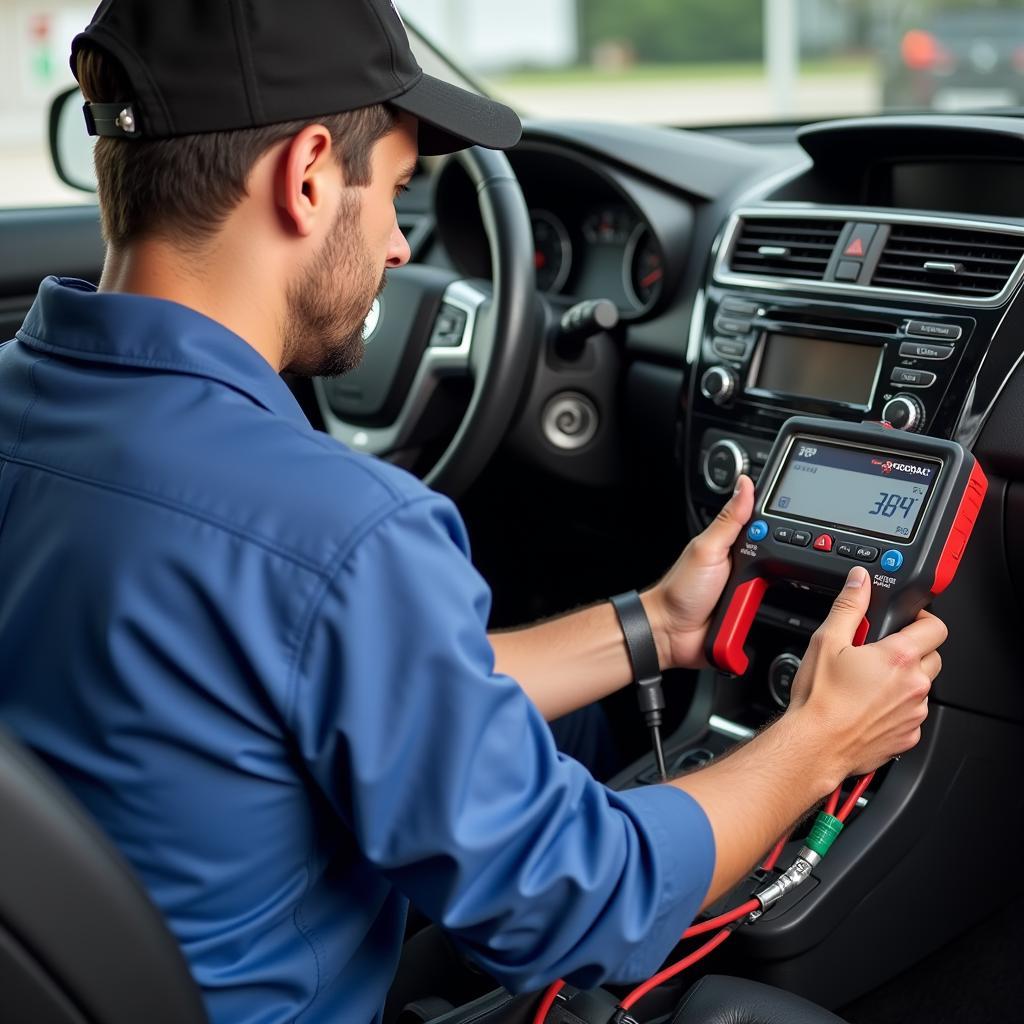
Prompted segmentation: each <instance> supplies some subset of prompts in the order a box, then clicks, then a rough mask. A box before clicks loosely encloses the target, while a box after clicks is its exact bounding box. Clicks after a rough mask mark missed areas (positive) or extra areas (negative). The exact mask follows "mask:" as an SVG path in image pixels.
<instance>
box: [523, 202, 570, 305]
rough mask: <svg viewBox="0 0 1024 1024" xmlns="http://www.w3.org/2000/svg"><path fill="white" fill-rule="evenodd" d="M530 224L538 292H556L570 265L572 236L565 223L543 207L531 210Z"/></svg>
mask: <svg viewBox="0 0 1024 1024" xmlns="http://www.w3.org/2000/svg"><path fill="white" fill-rule="evenodd" d="M530 225H531V227H532V228H533V265H534V266H535V267H536V268H537V287H538V288H539V289H540V290H541V291H542V292H557V291H558V290H559V289H560V288H562V287H563V285H564V284H565V282H566V281H567V280H568V279H569V271H570V270H571V269H572V240H571V239H570V238H569V232H568V231H567V230H566V228H565V225H564V224H563V223H562V222H561V221H560V220H559V219H558V218H557V217H556V216H555V215H554V214H553V213H549V212H548V211H547V210H531V211H530Z"/></svg>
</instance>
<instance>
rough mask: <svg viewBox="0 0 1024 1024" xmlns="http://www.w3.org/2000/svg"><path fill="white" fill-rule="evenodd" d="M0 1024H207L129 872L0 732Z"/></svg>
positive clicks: (169, 941)
mask: <svg viewBox="0 0 1024 1024" xmlns="http://www.w3.org/2000/svg"><path fill="white" fill-rule="evenodd" d="M0 1019H2V1020H3V1022H4V1024H142V1022H145V1024H206V1014H205V1012H204V1010H203V1004H202V1000H201V999H200V996H199V990H198V988H197V987H196V985H195V983H194V982H193V980H192V976H191V975H190V974H189V971H188V967H187V965H186V964H185V960H184V958H183V957H182V955H181V951H180V949H179V948H178V945H177V943H176V942H175V940H174V938H173V937H172V936H171V934H170V932H169V931H168V929H167V927H166V926H165V924H164V922H163V919H162V918H161V916H160V914H159V913H158V911H157V910H156V908H155V907H154V906H153V904H152V903H151V902H150V900H149V897H148V896H147V895H146V893H145V891H144V890H143V889H142V887H141V886H140V885H139V884H138V882H137V881H136V880H135V877H134V875H133V874H132V872H131V870H130V868H129V867H128V866H127V864H126V863H125V862H124V861H123V859H122V858H121V856H120V854H119V853H118V852H117V851H116V850H115V849H114V848H113V847H112V846H111V844H110V843H109V842H108V841H107V840H106V838H104V836H103V835H102V834H101V833H100V831H99V829H98V828H97V827H96V826H95V825H94V824H93V823H92V822H91V821H90V820H89V818H88V817H87V816H86V814H85V813H84V812H83V811H82V810H81V808H80V807H79V806H78V804H77V803H76V802H75V801H74V800H73V799H72V798H71V797H70V796H69V795H68V794H67V793H66V792H65V791H64V789H63V787H61V785H60V784H59V783H58V782H56V781H55V780H54V779H53V778H52V777H51V776H50V773H49V772H48V771H46V769H45V768H44V767H43V766H42V765H41V764H40V762H39V761H38V759H37V758H35V757H33V756H32V755H30V754H28V753H27V752H26V751H25V750H24V748H22V747H21V746H20V744H18V743H17V742H16V741H14V740H13V739H11V738H10V737H9V736H8V735H6V734H4V733H3V732H0Z"/></svg>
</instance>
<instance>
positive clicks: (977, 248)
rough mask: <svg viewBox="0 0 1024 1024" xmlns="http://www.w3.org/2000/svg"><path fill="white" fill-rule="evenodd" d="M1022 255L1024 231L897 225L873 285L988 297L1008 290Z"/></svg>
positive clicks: (886, 247)
mask: <svg viewBox="0 0 1024 1024" xmlns="http://www.w3.org/2000/svg"><path fill="white" fill-rule="evenodd" d="M1021 256H1024V236H1020V235H1011V234H1008V233H1003V232H997V231H972V230H969V229H964V228H952V227H949V228H947V227H932V226H929V225H925V224H893V225H892V228H891V231H890V234H889V239H888V241H887V242H886V243H885V248H884V250H883V251H882V256H881V259H880V260H879V262H878V266H877V268H876V269H875V272H874V274H873V275H872V278H871V284H872V285H874V286H875V287H880V288H902V289H904V290H909V291H916V292H938V293H941V294H943V295H962V296H968V297H969V296H973V297H975V298H985V297H986V296H991V295H998V294H999V292H1001V291H1002V290H1003V288H1004V287H1005V285H1006V282H1007V281H1008V280H1009V278H1010V275H1011V274H1012V273H1013V271H1014V268H1015V267H1016V266H1017V264H1018V263H1019V262H1020V259H1021Z"/></svg>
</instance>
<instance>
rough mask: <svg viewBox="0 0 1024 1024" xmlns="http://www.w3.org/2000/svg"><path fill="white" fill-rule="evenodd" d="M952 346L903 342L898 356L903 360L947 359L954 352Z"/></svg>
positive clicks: (922, 342) (924, 342)
mask: <svg viewBox="0 0 1024 1024" xmlns="http://www.w3.org/2000/svg"><path fill="white" fill-rule="evenodd" d="M954 351H955V350H954V348H953V346H952V345H929V344H928V342H926V341H904V342H902V343H901V344H900V355H901V356H902V357H903V358H904V359H948V358H949V357H950V356H951V355H952V354H953V352H954Z"/></svg>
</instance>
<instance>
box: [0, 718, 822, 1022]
mask: <svg viewBox="0 0 1024 1024" xmlns="http://www.w3.org/2000/svg"><path fill="white" fill-rule="evenodd" d="M580 996H582V997H583V998H581V999H579V1000H576V1001H574V1002H573V1003H572V1004H570V1006H569V1007H562V1006H559V1005H557V1004H556V1007H555V1008H554V1009H553V1010H552V1014H551V1015H549V1019H551V1020H552V1021H562V1022H565V1024H579V1022H581V1021H582V1022H583V1024H591V1020H593V1019H594V1017H593V1014H594V1013H597V1014H598V1015H599V1016H602V1019H603V1020H607V1013H604V1014H602V1009H604V1008H605V1007H607V1006H610V1007H611V1008H614V1005H615V1004H614V1000H613V999H611V997H610V996H607V995H606V994H604V993H600V992H597V993H592V994H587V993H580ZM602 997H603V999H604V1002H602ZM538 998H539V997H538V996H537V995H530V996H517V997H512V996H510V995H508V994H507V993H504V992H500V991H497V992H492V993H490V994H489V995H487V996H484V997H483V998H482V999H478V1000H475V1001H474V1002H472V1003H470V1004H468V1005H465V1006H462V1007H461V1008H459V1009H457V1010H451V1011H450V1012H443V1011H442V1012H441V1013H440V1014H439V1015H438V1016H436V1017H434V1016H433V1015H432V1014H430V1015H429V1016H431V1018H432V1020H433V1022H434V1024H469V1022H472V1024H529V1022H530V1021H532V1019H533V1011H534V1007H535V1006H536V1004H537V1002H538ZM573 1010H578V1011H579V1013H580V1014H584V1015H585V1016H582V1017H581V1016H578V1015H577V1014H576V1013H574V1012H573ZM587 1017H589V1018H591V1020H586V1019H585V1018H587ZM421 1019H422V1018H421ZM0 1020H2V1022H3V1024H207V1018H206V1014H205V1012H204V1010H203V1004H202V1000H201V998H200V994H199V990H198V988H197V987H196V985H195V983H194V982H193V980H192V976H191V975H190V974H189V971H188V966H187V965H186V963H185V960H184V958H183V957H182V955H181V951H180V949H179V948H178V945H177V943H176V942H175V940H174V938H173V936H172V935H171V934H170V932H169V931H168V929H167V927H166V925H165V924H164V922H163V919H162V918H161V916H160V914H159V912H158V911H157V909H156V908H155V907H154V906H153V904H152V903H151V902H150V900H149V897H148V896H147V895H146V893H145V891H144V890H143V889H142V887H141V886H140V885H139V883H138V882H137V881H136V879H135V877H134V875H133V873H132V871H131V869H130V868H129V867H128V865H127V864H126V863H125V862H124V860H123V859H122V858H121V856H120V854H119V853H118V852H117V851H116V850H115V849H114V848H113V846H111V844H110V843H109V842H108V840H107V839H106V838H105V837H104V836H103V835H102V834H101V832H100V831H99V829H98V828H97V827H96V826H95V825H94V824H93V823H92V821H90V819H89V818H88V816H87V815H86V814H85V813H84V812H83V810H82V809H81V808H80V807H79V806H78V804H77V803H76V802H75V801H74V800H73V799H72V798H71V797H70V796H69V795H68V794H67V793H66V792H65V791H64V789H63V787H62V786H61V785H60V783H59V782H57V781H56V780H55V779H53V778H52V777H51V775H50V773H49V771H47V769H46V768H45V767H44V766H43V765H42V764H41V763H40V762H39V760H38V759H37V758H35V757H33V756H32V755H31V754H29V753H28V752H27V751H25V750H24V748H23V747H22V746H21V745H20V744H19V743H18V742H17V741H15V740H14V739H12V738H11V737H10V736H8V735H7V734H5V733H4V732H3V731H2V730H0ZM671 1021H672V1024H842V1022H840V1021H839V1018H838V1017H834V1016H833V1015H832V1014H830V1013H827V1012H826V1011H824V1010H822V1009H820V1008H819V1007H816V1006H814V1005H813V1004H811V1003H808V1002H807V1001H806V1000H804V999H800V998H798V997H797V996H794V995H791V994H790V993H788V992H781V991H779V990H778V989H773V988H770V987H768V986H767V985H759V984H756V983H755V982H750V981H743V980H740V979H737V978H723V977H714V976H712V977H707V978H704V979H702V980H701V981H699V982H697V984H696V985H694V986H693V988H691V989H690V991H689V992H688V993H687V995H686V997H685V998H684V1000H683V1002H682V1003H681V1004H680V1006H679V1008H678V1010H677V1011H676V1013H675V1015H674V1016H673V1017H672V1018H671Z"/></svg>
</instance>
